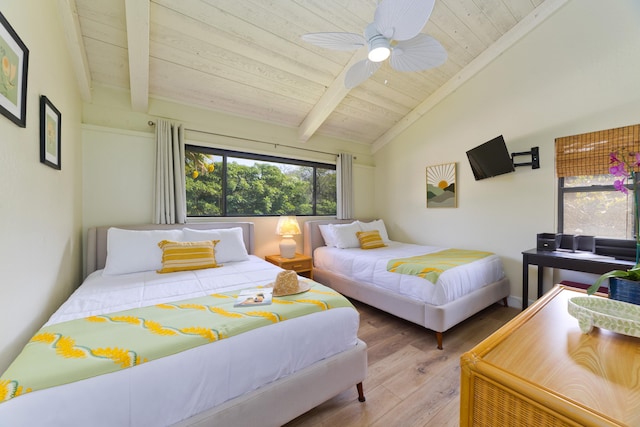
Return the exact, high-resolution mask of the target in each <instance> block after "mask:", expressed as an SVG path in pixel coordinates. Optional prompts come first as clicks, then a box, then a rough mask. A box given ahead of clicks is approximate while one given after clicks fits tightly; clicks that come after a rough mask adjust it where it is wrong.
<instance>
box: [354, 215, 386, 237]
mask: <svg viewBox="0 0 640 427" xmlns="http://www.w3.org/2000/svg"><path fill="white" fill-rule="evenodd" d="M358 223H359V224H360V228H362V231H374V230H378V233H380V237H381V238H382V241H383V242H385V243H388V242H389V235H388V234H387V229H386V227H385V226H384V221H383V220H381V219H377V220H375V221H371V222H360V221H358Z"/></svg>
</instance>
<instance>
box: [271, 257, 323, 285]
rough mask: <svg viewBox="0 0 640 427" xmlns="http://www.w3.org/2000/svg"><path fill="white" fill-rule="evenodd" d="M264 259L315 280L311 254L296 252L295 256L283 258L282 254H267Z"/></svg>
mask: <svg viewBox="0 0 640 427" xmlns="http://www.w3.org/2000/svg"><path fill="white" fill-rule="evenodd" d="M264 259H265V260H266V261H268V262H270V263H271V264H275V265H277V266H278V267H280V268H284V269H285V270H293V271H295V272H296V273H298V274H299V275H301V276H304V277H308V278H309V279H312V280H313V261H312V260H311V257H310V256H306V255H302V254H299V253H296V256H294V257H293V258H282V257H281V256H280V255H267V256H266V257H264Z"/></svg>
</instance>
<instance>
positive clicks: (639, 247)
mask: <svg viewBox="0 0 640 427" xmlns="http://www.w3.org/2000/svg"><path fill="white" fill-rule="evenodd" d="M636 178H637V177H636V172H635V171H631V179H632V180H633V181H632V183H633V202H634V211H633V228H634V230H633V231H634V233H635V235H636V267H637V266H638V263H639V262H640V230H638V224H639V222H640V221H639V218H638V214H639V212H638V188H637V187H638V185H637V180H636Z"/></svg>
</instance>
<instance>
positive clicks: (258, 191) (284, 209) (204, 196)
mask: <svg viewBox="0 0 640 427" xmlns="http://www.w3.org/2000/svg"><path fill="white" fill-rule="evenodd" d="M185 172H186V190H187V191H186V196H187V215H188V216H263V215H335V213H336V171H335V165H327V164H322V163H314V162H307V161H300V160H295V159H285V158H279V157H273V156H264V155H255V154H250V153H238V152H234V151H227V150H217V149H210V148H205V147H195V146H187V147H186V149H185Z"/></svg>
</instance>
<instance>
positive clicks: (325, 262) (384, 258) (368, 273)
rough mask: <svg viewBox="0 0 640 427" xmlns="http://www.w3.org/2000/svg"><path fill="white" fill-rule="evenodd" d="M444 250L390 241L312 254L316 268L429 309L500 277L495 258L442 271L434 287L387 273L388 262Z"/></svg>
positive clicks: (327, 249)
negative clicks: (379, 245)
mask: <svg viewBox="0 0 640 427" xmlns="http://www.w3.org/2000/svg"><path fill="white" fill-rule="evenodd" d="M444 249H447V248H442V247H436V246H420V245H414V244H409V243H400V242H394V241H390V242H387V247H384V248H376V249H368V250H363V249H360V248H350V249H338V248H335V247H328V246H321V247H319V248H316V250H315V251H314V254H313V262H314V265H315V267H316V268H319V269H324V270H329V271H331V272H332V273H336V274H340V275H343V276H346V277H349V278H351V279H352V280H355V281H358V282H366V283H369V284H371V285H373V286H376V287H379V288H383V289H386V290H388V291H391V292H393V293H395V294H400V295H404V296H406V297H409V298H412V299H415V300H418V301H422V302H425V303H427V304H432V305H443V304H446V303H448V302H451V301H454V300H456V299H457V298H460V297H461V296H463V295H466V294H468V293H470V292H472V291H474V290H476V289H479V288H482V287H483V286H486V285H488V284H490V283H493V282H496V281H498V280H500V279H502V278H503V277H504V270H503V266H502V261H501V260H500V258H499V257H498V256H497V255H491V256H488V257H486V258H482V259H480V260H477V261H473V262H471V263H469V264H465V265H461V266H458V267H455V268H451V269H449V270H446V271H444V272H443V273H442V274H441V275H440V277H439V278H438V281H437V283H435V284H434V283H432V282H430V281H428V280H426V279H423V278H421V277H416V276H412V275H408V274H400V273H391V272H389V271H387V262H388V261H389V260H391V259H394V258H404V257H411V256H417V255H425V254H428V253H433V252H438V251H441V250H444Z"/></svg>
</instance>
